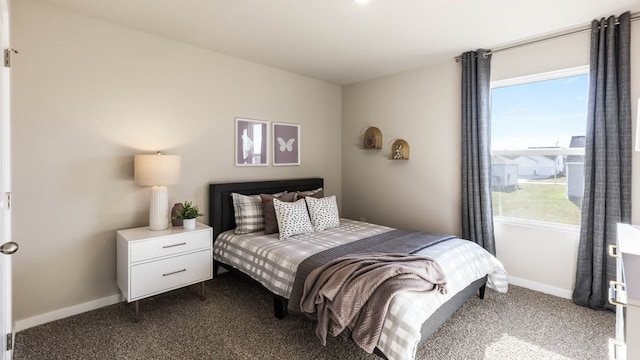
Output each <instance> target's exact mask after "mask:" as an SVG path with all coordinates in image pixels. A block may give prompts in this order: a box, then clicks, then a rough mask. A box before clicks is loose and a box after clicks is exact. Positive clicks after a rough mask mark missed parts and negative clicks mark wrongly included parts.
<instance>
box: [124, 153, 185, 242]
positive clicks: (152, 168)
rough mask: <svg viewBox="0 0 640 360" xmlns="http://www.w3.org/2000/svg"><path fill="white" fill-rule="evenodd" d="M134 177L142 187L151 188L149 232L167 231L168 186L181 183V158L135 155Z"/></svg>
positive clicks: (158, 154)
mask: <svg viewBox="0 0 640 360" xmlns="http://www.w3.org/2000/svg"><path fill="white" fill-rule="evenodd" d="M133 168H134V170H133V177H134V180H135V183H136V184H138V185H141V186H151V201H150V205H149V230H154V231H155V230H165V229H167V228H168V227H169V191H168V190H167V187H166V185H173V184H178V183H179V182H180V156H178V155H162V153H161V152H159V151H158V153H156V154H155V155H135V157H134V159H133Z"/></svg>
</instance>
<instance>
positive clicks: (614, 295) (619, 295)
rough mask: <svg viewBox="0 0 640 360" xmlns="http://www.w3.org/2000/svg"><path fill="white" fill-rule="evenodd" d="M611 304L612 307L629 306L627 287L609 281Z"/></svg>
mask: <svg viewBox="0 0 640 360" xmlns="http://www.w3.org/2000/svg"><path fill="white" fill-rule="evenodd" d="M608 298H609V299H608V300H609V303H610V304H611V305H620V306H627V287H626V286H625V284H624V283H621V282H618V281H609V296H608Z"/></svg>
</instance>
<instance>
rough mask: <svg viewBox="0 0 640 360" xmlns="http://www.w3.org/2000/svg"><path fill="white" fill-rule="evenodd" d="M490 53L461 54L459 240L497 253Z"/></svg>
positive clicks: (473, 52)
mask: <svg viewBox="0 0 640 360" xmlns="http://www.w3.org/2000/svg"><path fill="white" fill-rule="evenodd" d="M490 70H491V54H489V53H488V50H478V51H469V52H466V53H464V54H462V237H463V238H464V239H468V240H471V241H474V242H476V243H478V244H479V245H480V246H482V247H483V248H485V249H486V250H487V251H489V252H490V253H492V254H494V255H495V254H496V247H495V239H494V235H493V213H492V207H491V86H490V85H491V84H490Z"/></svg>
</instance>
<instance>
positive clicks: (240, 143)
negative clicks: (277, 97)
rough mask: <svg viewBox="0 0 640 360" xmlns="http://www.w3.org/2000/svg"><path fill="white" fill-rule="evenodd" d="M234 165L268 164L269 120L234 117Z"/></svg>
mask: <svg viewBox="0 0 640 360" xmlns="http://www.w3.org/2000/svg"><path fill="white" fill-rule="evenodd" d="M235 121H236V126H235V128H236V129H235V130H236V131H235V139H236V141H235V146H236V151H235V163H236V166H268V165H269V122H268V121H263V120H255V119H246V118H236V119H235Z"/></svg>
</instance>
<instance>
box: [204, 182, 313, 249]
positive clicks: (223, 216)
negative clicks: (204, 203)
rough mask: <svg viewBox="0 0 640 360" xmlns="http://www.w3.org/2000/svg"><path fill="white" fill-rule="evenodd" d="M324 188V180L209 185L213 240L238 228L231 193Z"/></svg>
mask: <svg viewBox="0 0 640 360" xmlns="http://www.w3.org/2000/svg"><path fill="white" fill-rule="evenodd" d="M323 186H324V179H322V178H307V179H285V180H267V181H249V182H246V181H245V182H233V183H221V184H209V212H208V215H209V225H211V226H212V227H213V240H214V241H215V239H216V238H217V237H218V234H220V233H221V232H223V231H227V230H230V229H234V228H235V227H236V222H235V217H234V211H233V200H232V198H231V193H234V192H235V193H239V194H244V195H257V194H273V193H277V192H281V191H305V190H314V189H317V188H319V187H323Z"/></svg>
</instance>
